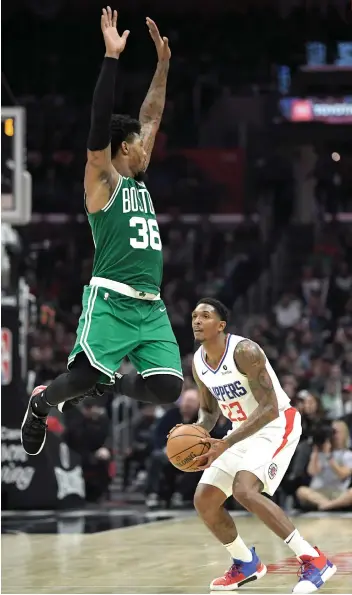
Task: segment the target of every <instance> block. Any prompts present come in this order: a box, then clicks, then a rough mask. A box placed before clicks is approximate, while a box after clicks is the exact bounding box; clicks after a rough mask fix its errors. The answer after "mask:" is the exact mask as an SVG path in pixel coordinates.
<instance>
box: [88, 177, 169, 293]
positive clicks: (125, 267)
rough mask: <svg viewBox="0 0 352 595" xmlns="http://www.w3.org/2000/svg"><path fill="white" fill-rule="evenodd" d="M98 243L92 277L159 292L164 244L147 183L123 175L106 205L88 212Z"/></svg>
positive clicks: (95, 241) (95, 239) (150, 291)
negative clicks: (162, 243) (94, 211)
mask: <svg viewBox="0 0 352 595" xmlns="http://www.w3.org/2000/svg"><path fill="white" fill-rule="evenodd" d="M88 220H89V223H90V226H91V228H92V233H93V240H94V244H95V256H94V265H93V277H104V278H105V279H111V280H112V281H119V282H120V283H126V284H127V285H130V286H131V287H133V288H134V289H136V290H137V291H145V292H149V293H153V294H154V295H155V294H157V293H159V291H160V285H161V280H162V273H163V256H162V245H161V240H160V235H159V227H158V223H157V221H156V217H155V211H154V207H153V203H152V200H151V198H150V194H149V192H148V190H147V189H146V187H145V184H144V182H136V181H135V180H134V179H133V178H125V177H123V176H120V178H119V181H118V184H117V187H116V189H115V191H114V193H113V195H112V196H111V198H110V200H109V202H108V203H107V204H106V205H105V207H104V208H103V209H102V210H101V211H98V212H97V213H88Z"/></svg>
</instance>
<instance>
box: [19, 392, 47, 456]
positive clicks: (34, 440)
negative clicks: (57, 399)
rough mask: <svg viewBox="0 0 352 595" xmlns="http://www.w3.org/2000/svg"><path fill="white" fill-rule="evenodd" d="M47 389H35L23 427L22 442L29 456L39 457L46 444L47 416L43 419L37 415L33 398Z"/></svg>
mask: <svg viewBox="0 0 352 595" xmlns="http://www.w3.org/2000/svg"><path fill="white" fill-rule="evenodd" d="M45 389H46V386H36V387H35V389H34V390H33V392H32V394H31V396H30V399H29V403H28V407H27V411H26V413H25V416H24V418H23V422H22V426H21V442H22V446H23V448H24V450H25V451H26V453H27V454H28V455H39V453H40V452H41V451H42V450H43V447H44V444H45V439H46V429H47V425H46V418H47V416H45V417H42V416H39V415H35V413H34V412H33V407H32V401H33V397H34V396H35V395H37V394H38V393H41V392H42V391H43V390H45Z"/></svg>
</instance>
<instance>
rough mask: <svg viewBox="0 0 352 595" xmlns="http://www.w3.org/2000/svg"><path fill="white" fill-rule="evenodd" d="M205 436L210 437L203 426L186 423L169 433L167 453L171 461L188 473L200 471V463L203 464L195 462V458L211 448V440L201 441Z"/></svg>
mask: <svg viewBox="0 0 352 595" xmlns="http://www.w3.org/2000/svg"><path fill="white" fill-rule="evenodd" d="M204 438H210V435H209V433H208V432H207V431H206V430H204V428H202V427H201V426H196V425H191V424H185V425H182V426H179V427H178V428H175V429H174V430H173V431H172V432H171V434H170V435H169V438H168V441H167V445H166V454H167V456H168V459H169V461H170V463H172V465H173V466H174V467H176V468H177V469H180V470H181V471H186V472H187V473H191V472H193V471H198V465H200V466H202V462H201V461H196V462H194V461H193V459H194V458H195V457H199V456H201V455H203V454H205V453H207V452H208V450H209V448H210V442H208V443H207V444H203V443H202V442H201V440H204Z"/></svg>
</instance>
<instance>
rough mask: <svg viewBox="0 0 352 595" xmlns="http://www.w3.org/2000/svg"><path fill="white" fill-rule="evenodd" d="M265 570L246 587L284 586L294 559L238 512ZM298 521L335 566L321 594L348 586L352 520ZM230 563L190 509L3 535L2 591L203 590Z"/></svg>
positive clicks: (276, 589)
mask: <svg viewBox="0 0 352 595" xmlns="http://www.w3.org/2000/svg"><path fill="white" fill-rule="evenodd" d="M236 522H237V525H238V529H239V532H240V534H241V535H242V537H243V539H244V540H245V541H246V542H247V543H248V544H251V545H252V544H254V545H255V546H256V548H257V552H258V553H259V555H260V557H261V558H262V560H263V562H265V563H266V564H267V566H268V574H267V575H266V576H265V577H264V578H263V579H261V580H259V581H258V582H255V583H250V585H249V587H248V588H243V589H242V590H243V591H244V592H245V593H248V594H249V593H255V594H258V593H264V594H269V593H290V592H291V590H292V587H293V585H294V584H295V583H296V580H297V576H296V571H297V568H298V564H297V562H296V560H295V559H294V557H293V555H292V552H291V550H290V549H289V548H288V547H287V546H285V545H284V544H283V543H282V542H281V540H280V539H278V538H277V537H276V536H274V535H273V534H272V533H271V532H270V531H269V530H268V529H266V528H265V527H264V526H263V525H262V524H261V523H260V522H259V521H258V520H256V519H254V518H252V517H239V518H236ZM296 525H297V527H298V529H299V530H300V532H301V533H302V534H303V535H304V536H305V538H306V539H308V540H309V541H311V543H313V544H316V545H318V546H319V547H320V548H321V549H322V550H324V552H326V553H327V554H329V557H331V558H332V560H333V561H334V562H335V564H336V565H337V566H338V571H337V573H336V574H335V576H334V577H333V578H332V579H331V580H330V581H329V582H328V583H327V585H326V586H325V587H323V588H322V589H321V592H322V593H351V589H352V519H351V518H341V517H331V516H330V517H328V516H325V517H324V516H323V517H320V518H319V517H316V518H308V517H304V516H302V517H299V518H297V519H296ZM228 566H229V557H228V554H227V552H226V551H224V549H223V548H222V546H221V545H220V544H218V543H217V542H216V541H215V539H214V538H213V537H212V536H211V535H210V534H209V532H208V531H207V529H206V528H205V527H204V526H203V525H202V523H201V522H200V521H199V520H198V519H197V517H196V516H195V515H189V516H184V517H183V518H182V517H181V518H178V519H174V520H167V521H159V522H154V523H149V524H143V525H137V526H133V527H128V528H121V529H114V530H110V531H105V532H101V533H94V534H55V535H48V534H45V535H38V534H37V535H36V534H28V533H19V534H16V535H3V536H2V593H155V594H156V593H177V594H178V593H209V583H210V581H211V580H212V579H213V578H214V577H216V576H219V575H221V574H222V573H223V571H224V570H226V569H227V568H228Z"/></svg>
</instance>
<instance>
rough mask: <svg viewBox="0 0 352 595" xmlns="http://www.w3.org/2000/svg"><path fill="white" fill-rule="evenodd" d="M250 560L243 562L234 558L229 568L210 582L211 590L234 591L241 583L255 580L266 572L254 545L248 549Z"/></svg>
mask: <svg viewBox="0 0 352 595" xmlns="http://www.w3.org/2000/svg"><path fill="white" fill-rule="evenodd" d="M250 551H251V552H252V560H251V561H250V562H243V561H242V560H234V561H233V564H232V566H231V568H230V569H229V570H228V571H227V572H225V574H224V575H223V576H220V577H219V578H215V579H214V580H213V581H212V583H210V589H211V591H235V590H236V589H238V588H239V587H242V585H245V584H247V583H250V582H252V581H256V580H257V579H258V578H262V577H263V576H265V574H266V566H265V565H264V564H262V562H261V561H260V560H259V558H258V556H257V554H256V553H255V549H254V547H252V548H251V549H250Z"/></svg>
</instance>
